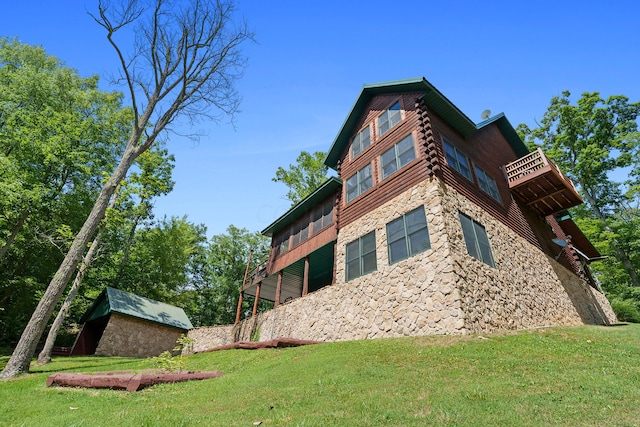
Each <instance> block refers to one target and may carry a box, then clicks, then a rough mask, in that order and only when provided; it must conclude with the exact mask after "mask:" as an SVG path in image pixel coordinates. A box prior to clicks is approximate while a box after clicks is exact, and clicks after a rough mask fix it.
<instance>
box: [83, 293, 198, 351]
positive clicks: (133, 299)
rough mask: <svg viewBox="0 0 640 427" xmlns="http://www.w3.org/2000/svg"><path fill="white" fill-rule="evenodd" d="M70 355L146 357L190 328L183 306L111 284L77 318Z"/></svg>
mask: <svg viewBox="0 0 640 427" xmlns="http://www.w3.org/2000/svg"><path fill="white" fill-rule="evenodd" d="M80 323H81V324H82V329H81V330H80V334H78V337H77V338H76V342H75V344H74V345H73V349H72V350H71V355H90V354H95V355H97V356H125V357H150V356H157V355H159V354H160V353H162V352H163V351H167V350H168V351H171V350H172V349H173V348H174V347H175V345H176V340H177V339H178V338H180V335H181V334H183V333H186V332H187V331H188V330H189V329H191V328H192V327H193V325H191V321H190V320H189V318H188V317H187V315H186V313H185V312H184V310H183V309H181V308H179V307H175V306H173V305H169V304H165V303H162V302H159V301H155V300H152V299H149V298H145V297H141V296H139V295H134V294H131V293H129V292H124V291H121V290H118V289H114V288H111V287H107V288H105V290H104V291H102V293H101V294H100V295H99V296H98V298H97V299H96V300H95V301H94V303H93V305H92V306H91V307H90V308H89V309H88V310H87V311H86V312H85V313H84V315H83V316H82V317H81V318H80Z"/></svg>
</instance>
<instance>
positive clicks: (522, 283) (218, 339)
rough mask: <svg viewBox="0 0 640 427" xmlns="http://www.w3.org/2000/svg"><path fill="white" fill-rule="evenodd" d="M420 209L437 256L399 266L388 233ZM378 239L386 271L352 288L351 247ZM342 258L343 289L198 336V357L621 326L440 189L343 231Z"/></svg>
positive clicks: (424, 187)
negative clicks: (247, 349) (475, 252)
mask: <svg viewBox="0 0 640 427" xmlns="http://www.w3.org/2000/svg"><path fill="white" fill-rule="evenodd" d="M420 205H424V207H425V212H426V215H427V224H428V229H429V236H430V241H431V248H430V249H429V250H427V251H425V252H422V253H420V254H417V255H415V256H413V257H411V258H409V259H406V260H403V261H400V262H397V263H395V264H393V265H389V261H388V253H387V243H386V242H387V239H386V224H387V223H388V222H390V221H391V220H393V219H395V218H398V217H399V216H400V215H402V214H404V213H406V212H408V211H410V210H412V209H414V208H416V207H418V206H420ZM458 210H460V211H462V212H463V213H465V214H467V215H469V216H471V217H472V218H473V219H474V220H476V221H478V222H479V223H481V224H482V225H483V226H484V227H485V228H486V230H487V233H488V235H489V240H490V242H491V246H492V251H493V255H494V258H495V263H496V268H493V267H490V266H488V265H486V264H484V263H482V262H481V261H479V260H477V259H475V258H473V257H471V256H470V255H468V253H467V250H466V246H465V243H464V239H463V236H462V227H461V225H460V221H459V219H458ZM372 230H375V232H376V247H377V249H376V251H377V267H378V268H377V271H374V272H372V273H370V274H367V275H364V276H362V277H359V278H356V279H354V280H351V281H349V282H346V281H345V247H346V244H347V243H349V242H351V241H353V240H355V239H357V238H359V237H361V236H363V235H365V234H367V233H369V232H370V231H372ZM336 253H337V255H336V264H335V269H336V281H335V284H334V285H332V286H327V287H325V288H323V289H320V290H318V291H316V292H313V293H311V294H309V295H306V296H304V297H301V298H297V299H294V300H292V301H290V302H287V303H284V304H281V305H280V306H279V307H278V308H276V309H274V310H270V311H268V312H265V313H262V314H260V315H258V316H256V317H255V318H253V319H247V320H244V321H242V322H240V323H239V324H238V325H235V326H223V327H212V328H197V329H195V330H192V331H191V332H190V333H189V336H192V337H194V338H196V348H202V349H206V348H211V347H213V346H215V345H222V344H227V343H230V342H233V341H243V340H244V341H248V340H250V339H252V337H253V338H255V337H259V340H260V341H266V340H271V339H274V338H278V337H289V338H298V339H308V340H318V341H341V340H353V339H368V338H381V337H397V336H407V335H414V336H415V335H433V334H465V333H486V332H491V331H496V330H503V329H524V328H531V327H537V326H548V325H578V324H582V323H596V324H606V323H612V322H615V315H614V314H613V311H612V310H611V307H610V305H609V303H608V301H607V300H606V298H605V297H604V296H603V295H602V294H600V293H599V292H597V291H596V290H594V289H592V288H591V287H590V286H588V285H587V284H586V283H584V282H583V281H582V280H580V279H579V278H578V277H576V276H575V275H574V274H572V273H571V272H570V271H568V270H567V269H565V268H564V267H562V266H561V265H560V264H558V263H557V262H555V260H553V259H551V258H550V257H548V256H547V255H545V254H544V253H542V252H541V251H539V250H538V249H537V248H535V247H534V246H533V245H531V244H530V243H528V242H527V241H526V240H524V239H523V238H521V237H520V236H518V235H517V234H515V233H514V232H512V231H511V230H510V229H509V228H508V227H506V226H505V225H504V224H502V223H501V222H499V221H497V220H496V219H495V218H493V217H492V216H490V215H489V214H487V213H486V212H485V211H484V210H482V209H481V208H480V207H478V206H477V205H475V204H473V203H472V202H470V201H469V200H468V199H466V198H465V197H463V196H461V195H460V194H459V193H458V192H457V191H456V190H455V189H453V188H451V187H448V186H446V185H445V184H443V183H442V182H441V181H439V180H437V179H433V180H427V181H424V182H422V183H420V184H419V185H417V186H415V187H413V188H412V189H410V190H408V191H406V192H404V193H402V194H401V195H399V196H398V197H396V198H395V199H393V200H391V201H390V202H388V203H386V204H384V205H383V206H381V207H380V208H378V209H376V210H374V211H372V212H370V213H368V214H367V215H364V216H363V217H362V218H359V219H358V220H357V221H355V222H353V223H351V224H349V225H348V226H347V227H344V228H342V229H340V232H339V235H338V241H337V245H336ZM225 337H226V340H227V341H226V342H225ZM198 339H200V340H201V342H198Z"/></svg>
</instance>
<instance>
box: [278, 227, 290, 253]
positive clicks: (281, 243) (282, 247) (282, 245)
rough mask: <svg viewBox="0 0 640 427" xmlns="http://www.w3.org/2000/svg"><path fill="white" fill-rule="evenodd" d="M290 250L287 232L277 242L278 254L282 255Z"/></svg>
mask: <svg viewBox="0 0 640 427" xmlns="http://www.w3.org/2000/svg"><path fill="white" fill-rule="evenodd" d="M288 250H289V231H285V232H284V233H283V234H282V235H281V236H280V237H278V239H277V240H276V254H282V253H285V252H286V251H288Z"/></svg>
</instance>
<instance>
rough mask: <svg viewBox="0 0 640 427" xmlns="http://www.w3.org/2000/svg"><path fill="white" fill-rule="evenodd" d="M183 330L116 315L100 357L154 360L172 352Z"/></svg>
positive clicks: (101, 345) (103, 340) (98, 352)
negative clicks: (149, 358) (164, 353)
mask: <svg viewBox="0 0 640 427" xmlns="http://www.w3.org/2000/svg"><path fill="white" fill-rule="evenodd" d="M182 333H184V332H183V331H181V330H179V329H175V328H170V327H167V326H162V325H158V324H155V323H151V322H147V321H144V320H140V319H135V318H133V317H128V316H122V315H119V314H116V313H112V314H111V317H110V318H109V323H107V326H106V328H105V330H104V332H103V334H102V338H100V342H99V343H98V348H97V349H96V353H95V354H96V356H124V357H151V356H157V355H159V354H160V353H162V352H163V351H172V350H173V348H174V347H175V346H176V340H177V339H178V338H180V334H182Z"/></svg>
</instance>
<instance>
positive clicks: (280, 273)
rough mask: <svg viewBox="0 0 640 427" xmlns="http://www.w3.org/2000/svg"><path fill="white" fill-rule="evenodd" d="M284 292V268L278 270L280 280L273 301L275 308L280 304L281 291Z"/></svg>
mask: <svg viewBox="0 0 640 427" xmlns="http://www.w3.org/2000/svg"><path fill="white" fill-rule="evenodd" d="M281 292H282V270H280V271H278V282H277V283H276V297H275V301H274V302H273V308H276V307H277V306H279V305H280V293H281Z"/></svg>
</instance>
